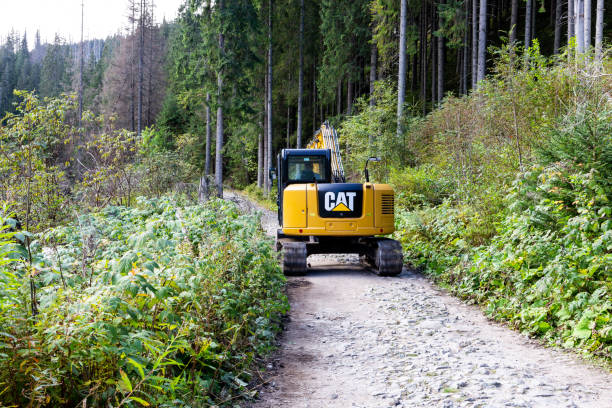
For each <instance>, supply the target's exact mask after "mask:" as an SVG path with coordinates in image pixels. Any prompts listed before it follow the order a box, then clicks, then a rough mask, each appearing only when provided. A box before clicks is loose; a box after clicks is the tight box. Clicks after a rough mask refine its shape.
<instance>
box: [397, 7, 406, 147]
mask: <svg viewBox="0 0 612 408" xmlns="http://www.w3.org/2000/svg"><path fill="white" fill-rule="evenodd" d="M406 2H407V0H401V6H400V38H399V70H398V74H397V75H398V81H397V135H398V136H401V135H402V133H403V130H402V116H403V109H404V102H405V100H404V99H405V96H406V17H407V13H406Z"/></svg>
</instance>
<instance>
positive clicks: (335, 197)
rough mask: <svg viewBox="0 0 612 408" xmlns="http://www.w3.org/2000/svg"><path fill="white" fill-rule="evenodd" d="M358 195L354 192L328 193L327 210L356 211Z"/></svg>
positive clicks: (326, 198)
mask: <svg viewBox="0 0 612 408" xmlns="http://www.w3.org/2000/svg"><path fill="white" fill-rule="evenodd" d="M356 195H357V193H355V192H352V191H346V192H345V191H339V192H337V193H335V192H333V191H328V192H326V193H325V210H326V211H354V210H355V196H356Z"/></svg>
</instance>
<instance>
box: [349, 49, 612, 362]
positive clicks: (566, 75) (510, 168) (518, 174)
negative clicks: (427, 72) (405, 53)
mask: <svg viewBox="0 0 612 408" xmlns="http://www.w3.org/2000/svg"><path fill="white" fill-rule="evenodd" d="M572 52H573V51H572V50H569V51H568V52H567V53H565V54H563V55H562V56H560V57H554V58H552V59H547V58H545V57H543V56H541V55H540V53H539V50H538V47H537V43H536V44H535V46H534V47H532V48H531V49H530V50H527V51H524V52H523V51H522V50H517V49H513V48H509V47H506V48H504V49H502V50H499V51H498V52H497V59H496V65H495V70H494V75H493V76H492V77H491V78H489V79H487V80H486V81H485V82H483V83H481V84H480V87H479V89H478V91H475V92H473V93H471V94H470V95H468V96H464V97H452V96H449V97H447V98H446V99H445V102H444V103H443V104H442V105H441V106H440V107H439V108H438V109H437V110H435V111H434V112H432V113H431V114H430V115H428V116H427V117H425V118H423V119H420V118H414V119H407V120H406V121H405V122H404V127H405V130H406V132H405V135H404V138H403V139H401V140H398V139H397V136H396V135H395V126H394V123H393V122H392V118H393V115H392V112H393V110H394V109H395V107H394V104H393V102H394V99H393V98H392V97H391V96H390V95H391V93H390V92H389V90H388V89H387V88H386V87H385V86H384V84H382V85H383V86H381V87H380V89H379V91H378V98H377V104H376V105H375V106H370V105H369V104H367V103H366V101H362V103H361V104H359V105H358V106H359V107H360V111H359V112H358V113H357V115H355V116H353V117H350V118H348V119H347V120H346V121H344V122H343V123H342V124H341V126H340V133H341V134H342V137H343V138H344V140H345V142H346V149H347V151H349V152H350V155H349V156H348V157H347V158H348V164H347V168H348V169H349V170H350V169H359V168H360V167H361V166H363V164H362V163H363V162H364V160H365V157H367V156H368V155H372V154H378V155H380V156H382V157H383V159H384V162H383V165H381V166H380V168H379V169H376V168H374V169H373V170H371V172H372V173H373V174H374V175H375V177H377V178H378V180H381V181H385V180H386V181H389V182H390V183H391V184H393V185H394V187H395V189H396V193H397V196H398V200H397V203H398V205H397V208H396V211H397V220H398V225H397V232H396V236H397V238H398V239H400V240H401V241H402V243H403V246H404V252H405V258H406V261H407V262H409V263H411V264H413V265H414V266H418V267H420V268H422V269H423V270H424V271H425V272H426V273H428V274H429V275H431V276H432V277H434V279H436V280H438V281H439V282H440V283H442V284H443V285H445V286H447V287H448V288H449V289H450V290H451V291H453V292H454V293H456V294H457V295H459V296H461V297H464V298H467V299H470V300H471V301H475V302H478V303H479V304H481V305H483V308H484V309H485V310H486V312H487V313H488V314H489V315H490V316H491V317H494V318H496V319H500V320H503V321H507V322H509V323H510V324H511V325H513V326H514V327H516V328H518V329H520V330H522V331H525V332H527V333H529V334H532V335H537V336H541V337H543V338H546V339H548V340H549V341H550V342H551V343H553V344H558V345H561V346H563V347H567V348H574V349H579V350H582V351H585V352H587V353H589V354H591V355H597V356H601V357H603V358H604V359H608V360H609V359H610V358H612V301H611V300H610V299H611V298H612V102H611V101H612V97H611V95H612V80H611V79H610V78H611V77H610V72H611V71H610V63H611V62H610V60H609V59H604V61H603V62H602V63H593V62H592V61H591V60H590V56H588V55H587V56H585V57H580V58H574V57H572V56H571V55H570V54H571V53H572ZM407 108H408V109H409V108H410V107H407ZM372 118H378V119H380V120H381V121H383V122H384V123H374V122H375V121H372ZM369 135H373V136H374V139H375V140H374V144H373V145H371V144H369V143H368V136H369ZM398 156H399V157H398ZM354 173H355V174H354V177H355V176H356V177H357V178H358V177H359V173H358V172H357V171H354Z"/></svg>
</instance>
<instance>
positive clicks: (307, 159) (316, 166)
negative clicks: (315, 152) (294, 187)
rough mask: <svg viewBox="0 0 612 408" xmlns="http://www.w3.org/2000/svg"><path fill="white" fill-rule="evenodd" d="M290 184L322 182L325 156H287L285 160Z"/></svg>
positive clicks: (324, 176) (324, 177) (325, 176)
mask: <svg viewBox="0 0 612 408" xmlns="http://www.w3.org/2000/svg"><path fill="white" fill-rule="evenodd" d="M287 165H288V178H289V181H290V182H305V183H307V182H312V181H314V180H316V181H324V180H326V179H327V175H326V174H325V156H289V157H288V158H287Z"/></svg>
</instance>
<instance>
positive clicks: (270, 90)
mask: <svg viewBox="0 0 612 408" xmlns="http://www.w3.org/2000/svg"><path fill="white" fill-rule="evenodd" d="M268 7H269V10H268V149H267V150H268V152H267V153H268V160H267V161H268V168H266V169H264V172H265V173H266V181H267V186H266V191H267V192H268V195H269V194H270V184H271V183H272V180H270V176H269V173H270V168H272V163H273V162H272V157H273V155H272V7H273V4H272V0H268Z"/></svg>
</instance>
